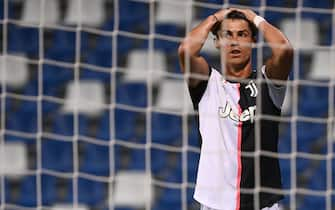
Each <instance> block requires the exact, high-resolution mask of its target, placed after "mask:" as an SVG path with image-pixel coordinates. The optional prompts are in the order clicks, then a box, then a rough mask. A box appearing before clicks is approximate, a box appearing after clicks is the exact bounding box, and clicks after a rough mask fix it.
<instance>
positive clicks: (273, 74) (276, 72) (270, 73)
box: [265, 48, 293, 80]
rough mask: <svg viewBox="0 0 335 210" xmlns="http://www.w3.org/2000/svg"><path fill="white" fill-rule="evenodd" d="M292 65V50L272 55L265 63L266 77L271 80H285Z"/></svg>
mask: <svg viewBox="0 0 335 210" xmlns="http://www.w3.org/2000/svg"><path fill="white" fill-rule="evenodd" d="M292 63H293V49H291V48H290V49H287V50H284V51H283V52H282V53H280V54H273V55H272V56H271V57H270V58H269V59H268V60H267V61H266V71H265V72H266V75H267V77H268V78H269V79H273V80H287V78H288V75H289V74H290V71H291V68H292Z"/></svg>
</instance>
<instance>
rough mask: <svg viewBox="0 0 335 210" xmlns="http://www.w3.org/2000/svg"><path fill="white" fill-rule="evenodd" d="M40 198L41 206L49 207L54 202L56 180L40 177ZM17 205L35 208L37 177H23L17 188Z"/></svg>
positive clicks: (50, 177) (44, 176) (45, 176)
mask: <svg viewBox="0 0 335 210" xmlns="http://www.w3.org/2000/svg"><path fill="white" fill-rule="evenodd" d="M41 180H42V181H41V186H42V189H41V190H42V191H41V196H42V204H43V205H51V204H53V203H54V202H55V201H56V196H57V193H56V178H55V177H52V176H47V175H42V179H41ZM18 204H19V205H22V206H26V207H36V206H38V204H37V177H36V176H28V177H25V178H24V179H23V180H22V182H21V185H20V188H19V198H18Z"/></svg>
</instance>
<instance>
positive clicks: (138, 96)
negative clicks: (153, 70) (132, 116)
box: [116, 83, 148, 107]
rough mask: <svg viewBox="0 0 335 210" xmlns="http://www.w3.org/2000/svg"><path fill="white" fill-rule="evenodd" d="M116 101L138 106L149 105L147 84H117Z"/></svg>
mask: <svg viewBox="0 0 335 210" xmlns="http://www.w3.org/2000/svg"><path fill="white" fill-rule="evenodd" d="M116 91H117V92H116V102H117V103H118V104H125V105H130V106H137V107H146V106H147V94H148V93H147V86H146V85H145V84H143V83H123V84H120V85H118V86H117V90H116Z"/></svg>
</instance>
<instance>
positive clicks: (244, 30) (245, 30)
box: [222, 29, 249, 33]
mask: <svg viewBox="0 0 335 210" xmlns="http://www.w3.org/2000/svg"><path fill="white" fill-rule="evenodd" d="M222 31H223V32H237V33H238V32H247V33H249V31H248V30H247V29H243V30H239V31H232V30H222Z"/></svg>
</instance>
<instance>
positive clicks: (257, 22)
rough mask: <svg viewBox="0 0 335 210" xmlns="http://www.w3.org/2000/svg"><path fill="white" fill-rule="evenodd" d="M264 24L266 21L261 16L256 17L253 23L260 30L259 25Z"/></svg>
mask: <svg viewBox="0 0 335 210" xmlns="http://www.w3.org/2000/svg"><path fill="white" fill-rule="evenodd" d="M262 22H265V19H264V18H263V17H261V16H259V15H256V16H255V17H254V19H253V23H254V24H255V26H256V27H257V28H258V27H259V25H260V24H261V23H262Z"/></svg>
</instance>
